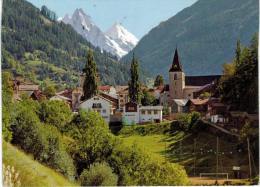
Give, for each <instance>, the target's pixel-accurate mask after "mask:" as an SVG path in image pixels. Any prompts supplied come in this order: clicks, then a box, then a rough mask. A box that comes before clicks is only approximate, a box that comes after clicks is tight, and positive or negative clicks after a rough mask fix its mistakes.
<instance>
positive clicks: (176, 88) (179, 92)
mask: <svg viewBox="0 0 260 187" xmlns="http://www.w3.org/2000/svg"><path fill="white" fill-rule="evenodd" d="M184 87H185V74H184V73H183V71H182V67H181V64H180V61H179V55H178V50H177V48H176V49H175V53H174V57H173V61H172V66H171V68H170V70H169V92H170V99H171V100H172V99H183V90H184Z"/></svg>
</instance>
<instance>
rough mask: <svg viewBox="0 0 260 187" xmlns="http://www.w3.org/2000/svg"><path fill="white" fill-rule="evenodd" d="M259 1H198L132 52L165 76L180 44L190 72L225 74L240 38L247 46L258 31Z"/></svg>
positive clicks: (157, 29) (165, 23)
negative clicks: (224, 67) (226, 66)
mask: <svg viewBox="0 0 260 187" xmlns="http://www.w3.org/2000/svg"><path fill="white" fill-rule="evenodd" d="M258 22H259V10H258V0H247V1H245V0H198V1H197V2H196V3H194V4H193V5H192V6H190V7H188V8H185V9H184V10H182V11H180V12H179V13H178V14H176V15H175V16H173V17H171V18H170V19H168V20H166V21H164V22H161V23H160V24H159V25H158V26H156V27H155V28H153V29H152V30H151V31H150V32H149V33H148V34H147V35H145V36H144V37H143V38H142V39H141V40H140V41H139V42H138V44H137V46H136V47H135V48H134V49H133V50H132V51H131V52H129V53H128V54H127V55H126V56H125V57H123V58H122V59H121V61H124V62H129V59H131V57H132V53H133V52H134V53H135V56H136V57H137V58H138V59H139V60H140V63H141V66H142V67H143V68H145V70H146V71H148V72H150V73H151V74H152V75H153V76H155V75H156V74H162V75H164V77H165V79H167V78H168V70H169V67H170V65H171V63H172V58H173V55H174V50H175V48H176V47H178V51H179V57H180V61H181V63H182V65H183V67H184V71H185V73H186V74H187V75H210V74H221V73H222V64H223V63H227V62H230V61H231V60H232V57H233V56H234V52H235V47H236V42H237V40H240V41H241V43H242V44H243V45H247V44H248V43H249V41H250V40H251V38H252V36H253V34H254V33H256V32H258Z"/></svg>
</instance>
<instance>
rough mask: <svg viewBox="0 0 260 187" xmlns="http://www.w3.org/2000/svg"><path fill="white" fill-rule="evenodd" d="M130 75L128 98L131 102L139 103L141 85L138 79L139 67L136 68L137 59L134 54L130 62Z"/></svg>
mask: <svg viewBox="0 0 260 187" xmlns="http://www.w3.org/2000/svg"><path fill="white" fill-rule="evenodd" d="M130 77H131V80H130V81H129V83H128V85H129V97H130V100H131V101H132V102H136V103H140V99H141V86H140V81H139V69H138V61H137V59H136V58H135V57H134V55H133V58H132V62H131V69H130Z"/></svg>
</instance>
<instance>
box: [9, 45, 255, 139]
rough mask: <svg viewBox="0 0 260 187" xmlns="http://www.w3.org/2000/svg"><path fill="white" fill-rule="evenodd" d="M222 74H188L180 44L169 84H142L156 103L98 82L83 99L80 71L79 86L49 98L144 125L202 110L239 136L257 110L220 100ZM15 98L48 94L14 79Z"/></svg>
mask: <svg viewBox="0 0 260 187" xmlns="http://www.w3.org/2000/svg"><path fill="white" fill-rule="evenodd" d="M220 78H221V75H209V76H185V72H184V71H183V68H182V65H181V62H180V58H179V55H178V50H177V48H176V49H175V52H174V56H173V60H172V64H171V67H170V69H169V84H165V85H159V86H156V87H153V88H148V87H146V86H142V87H141V89H142V90H145V91H147V92H148V93H149V94H151V95H153V97H154V98H155V99H156V100H157V101H158V102H157V103H158V104H157V105H148V106H142V105H141V104H138V103H136V102H132V101H130V98H129V87H128V86H127V85H123V86H119V85H118V86H111V85H102V86H98V94H96V95H95V96H93V97H91V98H89V99H87V100H82V99H81V98H82V95H83V90H82V87H83V83H84V74H82V75H81V78H80V83H79V86H78V87H77V88H75V89H65V90H62V91H59V92H57V93H55V95H54V96H52V97H50V98H49V100H60V101H63V102H65V103H67V104H68V105H69V106H70V108H71V110H72V112H74V113H77V112H78V111H79V109H85V110H93V111H96V112H98V113H99V114H100V115H101V116H102V118H103V119H104V120H105V121H106V122H107V123H108V124H113V123H121V124H123V125H133V124H139V125H145V124H150V123H161V122H163V121H173V120H175V119H176V117H177V116H178V115H179V114H182V113H190V112H194V111H196V112H199V113H200V114H201V116H202V119H203V120H204V121H205V122H207V123H209V124H210V125H211V126H212V127H214V128H216V129H218V130H221V132H223V133H228V134H231V135H235V136H238V132H239V130H241V128H242V127H243V125H244V124H246V123H249V122H250V123H253V124H255V125H257V124H258V114H250V113H247V112H245V111H237V110H232V106H231V105H227V104H224V103H223V102H221V99H220V96H219V94H218V93H217V91H216V90H217V84H218V82H219V80H220ZM13 89H14V99H15V100H18V101H19V100H21V95H22V94H26V95H28V96H29V97H30V98H32V99H33V100H39V101H40V100H42V99H46V98H47V97H46V96H45V95H44V94H43V92H42V91H41V90H40V88H39V85H35V84H32V83H28V82H25V81H23V80H18V79H15V80H13Z"/></svg>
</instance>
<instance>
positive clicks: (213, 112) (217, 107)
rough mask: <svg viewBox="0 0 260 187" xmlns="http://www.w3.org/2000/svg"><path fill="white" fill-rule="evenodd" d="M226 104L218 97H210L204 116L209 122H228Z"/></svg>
mask: <svg viewBox="0 0 260 187" xmlns="http://www.w3.org/2000/svg"><path fill="white" fill-rule="evenodd" d="M228 108H229V107H228V106H227V105H225V104H224V103H221V102H220V99H219V98H210V99H209V101H208V111H207V113H206V118H207V119H208V120H209V121H210V122H211V123H222V124H225V123H228V116H227V112H228Z"/></svg>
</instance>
